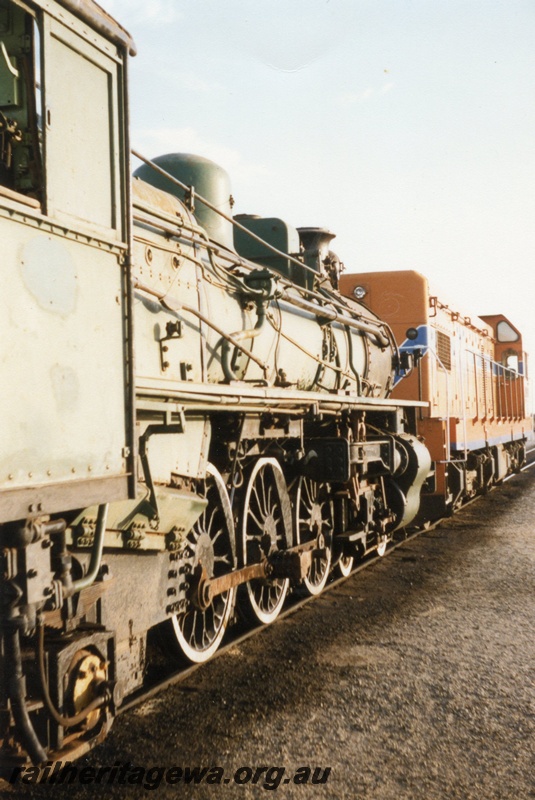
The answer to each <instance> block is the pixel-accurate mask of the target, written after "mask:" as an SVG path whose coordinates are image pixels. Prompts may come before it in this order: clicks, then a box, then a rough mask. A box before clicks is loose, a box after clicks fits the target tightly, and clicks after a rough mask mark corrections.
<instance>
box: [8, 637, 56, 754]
mask: <svg viewBox="0 0 535 800" xmlns="http://www.w3.org/2000/svg"><path fill="white" fill-rule="evenodd" d="M4 646H5V653H6V662H7V664H11V676H10V678H9V680H8V694H9V699H10V701H11V710H12V712H13V718H14V720H15V727H16V729H17V731H19V732H20V737H21V739H22V744H23V745H24V748H25V750H26V752H27V753H28V755H29V756H30V758H31V760H32V764H35V765H36V766H39V765H40V764H43V763H44V762H45V761H46V752H45V750H44V749H43V747H42V745H41V742H40V741H39V739H38V738H37V734H36V733H35V729H34V727H33V725H32V721H31V720H30V715H29V714H28V709H27V707H26V681H25V680H24V673H23V671H22V655H21V651H20V634H19V631H18V630H17V629H16V628H12V629H7V630H5V632H4Z"/></svg>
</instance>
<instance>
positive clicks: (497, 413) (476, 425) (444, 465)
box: [340, 270, 531, 522]
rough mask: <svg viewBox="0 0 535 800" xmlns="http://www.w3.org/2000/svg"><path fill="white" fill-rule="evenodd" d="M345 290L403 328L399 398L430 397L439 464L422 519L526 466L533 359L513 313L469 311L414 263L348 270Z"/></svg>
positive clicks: (426, 420)
mask: <svg viewBox="0 0 535 800" xmlns="http://www.w3.org/2000/svg"><path fill="white" fill-rule="evenodd" d="M340 291H341V293H342V294H344V295H346V296H347V297H351V298H358V299H359V301H360V302H363V303H365V304H366V305H367V306H368V307H369V308H370V309H371V310H373V311H374V312H375V313H376V314H378V315H379V317H380V318H381V319H383V320H385V322H388V324H389V325H390V326H391V328H392V330H393V332H394V335H395V337H396V341H397V344H398V347H399V349H400V353H401V356H402V358H403V360H404V362H405V364H406V366H407V374H406V376H405V377H401V378H400V379H398V381H397V383H396V386H395V388H394V391H393V395H392V396H393V397H394V398H397V399H405V400H406V399H412V400H416V399H418V400H423V401H425V402H426V403H428V406H427V408H421V409H419V411H418V434H419V435H420V436H421V437H423V438H424V439H425V443H426V446H427V447H428V449H429V451H430V453H431V457H432V459H433V470H432V472H431V474H430V477H429V478H428V480H427V482H426V486H425V489H426V491H425V492H424V493H423V494H422V504H421V508H420V514H419V519H418V520H417V521H418V522H424V521H425V520H427V519H434V518H436V517H438V516H442V515H443V514H445V513H450V512H453V511H454V510H455V509H456V508H457V507H458V506H460V505H461V504H462V503H463V502H464V501H465V500H467V499H469V498H471V497H473V496H474V495H475V494H477V493H478V492H483V491H485V490H486V489H488V488H489V487H490V486H491V485H492V484H494V483H497V482H499V481H501V480H502V479H503V478H504V477H505V476H506V475H508V474H510V473H511V472H514V471H517V470H518V469H520V467H521V466H522V464H523V463H524V461H525V455H526V436H527V434H528V432H529V430H530V428H531V425H530V420H529V419H528V412H527V409H526V396H527V380H526V378H527V357H526V354H525V353H524V351H523V347H522V336H521V334H520V332H519V331H518V330H517V329H516V328H515V326H514V325H513V324H512V323H511V322H509V320H508V319H506V318H505V317H504V316H503V315H502V314H495V315H492V316H483V317H468V316H464V315H463V314H462V313H460V312H459V311H458V310H456V308H454V307H452V306H450V305H447V304H446V303H444V302H442V301H441V300H440V299H439V298H438V297H437V296H435V295H434V294H432V293H431V292H430V290H429V284H428V282H427V280H426V278H424V277H423V276H422V275H420V274H419V273H417V272H414V271H411V270H403V271H392V272H371V273H359V274H351V275H343V276H342V277H341V279H340ZM412 365H413V366H414V367H415V368H414V369H412V370H411V369H409V368H410V366H412Z"/></svg>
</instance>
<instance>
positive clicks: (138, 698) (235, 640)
mask: <svg viewBox="0 0 535 800" xmlns="http://www.w3.org/2000/svg"><path fill="white" fill-rule="evenodd" d="M533 466H535V447H534V448H533V449H531V450H528V452H527V458H526V464H525V465H524V467H522V469H521V472H524V471H526V470H528V469H530V468H531V467H533ZM515 476H516V473H513V474H512V475H509V476H508V477H507V478H505V480H504V481H503V483H505V482H506V481H510V480H512V479H514V478H515ZM494 488H496V487H494ZM482 497H483V495H478V496H477V497H474V498H473V499H472V500H469V501H468V502H466V503H465V504H464V505H463V507H462V508H461V509H460V510H459V511H458V512H457V513H458V514H462V513H463V511H464V510H465V509H466V508H468V507H469V506H471V505H472V504H473V503H475V502H477V501H478V500H481V498H482ZM444 519H447V518H446V517H442V518H440V519H438V520H436V522H433V523H432V524H429V525H426V526H425V527H422V528H419V529H417V530H412V531H410V532H403V534H402V536H400V538H399V539H398V541H394V542H391V543H390V544H389V546H388V548H387V550H386V553H385V554H384V555H383V556H379V555H377V554H376V553H375V554H370V555H368V556H365V557H364V558H363V559H362V560H361V561H359V563H358V564H357V565H356V566H355V567H354V568H353V569H352V570H351V572H350V573H349V575H345V576H340V577H334V576H333V577H331V579H330V581H329V582H328V583H327V585H326V586H325V588H324V590H323V592H322V594H323V593H325V592H330V591H332V590H333V589H335V588H336V587H337V586H339V585H340V584H342V583H344V582H345V581H347V580H348V578H349V577H351V576H353V575H356V574H358V573H359V572H362V571H363V570H365V569H367V568H369V567H372V566H373V565H374V564H376V563H377V562H379V561H381V560H382V559H383V558H384V557H386V556H387V555H389V554H390V553H392V552H393V551H394V550H397V549H398V548H399V547H403V546H404V545H405V544H407V543H408V542H410V541H412V540H413V539H415V538H416V537H418V536H420V535H421V534H422V533H428V532H430V531H432V530H435V529H436V528H437V527H439V525H441V524H442V523H443V522H444ZM315 599H316V596H307V597H299V596H298V595H297V594H294V595H292V596H291V597H290V598H289V599H288V601H287V605H286V607H285V608H284V609H283V610H282V611H281V613H280V614H279V616H278V617H277V620H279V619H284V618H286V617H289V616H291V615H293V614H295V613H297V612H298V611H299V610H300V609H302V608H304V607H305V606H306V605H308V604H309V603H311V602H313V601H314V600H315ZM265 628H266V626H264V625H252V626H249V627H247V628H246V629H243V626H240V624H239V623H238V624H237V625H236V626H235V632H234V633H232V632H231V631H229V632H228V634H227V639H226V641H225V642H224V643H223V645H222V646H221V647H220V648H219V649H218V650H217V651H216V653H215V654H214V655H213V656H212V659H211V660H213V659H214V658H219V657H221V656H223V655H225V654H226V653H227V652H228V651H229V650H231V649H232V648H234V647H236V646H237V645H239V644H241V643H242V642H244V641H246V640H247V639H250V638H251V637H252V636H256V635H257V634H259V633H261V632H262V630H265ZM203 666H204V662H203V663H200V664H191V665H189V666H184V667H182V668H180V669H176V670H172V671H171V672H170V673H167V674H166V675H165V676H164V677H161V676H160V677H156V676H154V677H152V678H151V676H150V675H149V678H148V685H147V686H146V687H144V688H143V690H141V691H139V692H136V693H135V694H134V695H131V696H130V698H129V699H128V700H127V701H126V702H125V703H123V705H122V706H121V707H120V708H119V709H118V712H117V713H118V715H121V714H124V713H125V712H127V711H131V710H132V709H133V708H135V707H136V706H138V705H140V704H141V703H143V702H145V701H146V700H150V699H151V698H153V697H154V696H155V695H157V694H160V692H162V691H165V689H168V688H169V687H171V686H174V685H176V684H178V683H181V682H183V681H185V680H187V679H188V678H189V677H190V676H191V675H193V674H194V673H195V672H196V671H197V670H198V669H200V668H202V667H203Z"/></svg>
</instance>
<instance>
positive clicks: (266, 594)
mask: <svg viewBox="0 0 535 800" xmlns="http://www.w3.org/2000/svg"><path fill="white" fill-rule="evenodd" d="M291 542H292V514H291V505H290V497H289V495H288V490H287V488H286V481H285V479H284V475H283V472H282V469H281V467H280V465H279V463H278V461H276V460H275V459H274V458H260V459H259V460H258V461H257V462H256V464H255V465H254V467H253V470H252V472H251V474H250V475H249V480H248V483H247V490H246V492H245V500H244V505H243V516H242V548H243V549H242V560H243V565H244V566H247V565H249V564H257V563H258V562H260V561H262V560H263V559H264V558H266V557H267V556H270V555H272V554H273V553H275V552H277V551H278V550H284V549H285V548H287V547H290V546H291ZM289 583H290V582H289V579H288V578H273V579H269V578H266V579H254V580H251V581H249V582H248V583H246V584H244V585H243V586H241V587H240V595H241V600H242V611H243V612H244V614H245V616H247V617H249V618H251V617H252V618H253V619H254V620H256V621H259V622H262V623H264V624H265V625H267V624H269V623H270V622H273V620H274V619H276V618H277V616H278V615H279V612H280V611H281V609H282V606H283V604H284V600H285V598H286V594H287V592H288V586H289Z"/></svg>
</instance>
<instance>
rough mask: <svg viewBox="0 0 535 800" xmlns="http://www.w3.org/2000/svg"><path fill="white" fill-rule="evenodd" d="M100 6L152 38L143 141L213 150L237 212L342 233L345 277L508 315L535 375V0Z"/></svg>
mask: <svg viewBox="0 0 535 800" xmlns="http://www.w3.org/2000/svg"><path fill="white" fill-rule="evenodd" d="M101 2H102V3H103V5H104V6H105V7H106V8H107V10H109V11H110V13H112V14H114V15H115V16H116V17H117V18H118V20H119V21H120V22H121V23H122V24H123V25H124V26H125V27H126V28H127V29H128V30H129V31H130V33H131V34H132V35H133V37H134V39H135V41H136V44H137V46H138V56H137V57H136V58H134V59H133V60H132V62H131V75H130V77H131V104H132V119H131V122H132V129H133V134H132V143H133V146H135V147H136V148H137V149H139V150H141V151H142V152H144V153H145V154H146V155H149V156H154V155H157V154H160V153H163V152H173V151H175V152H180V151H182V152H197V153H199V154H200V155H204V156H206V157H208V158H212V159H214V160H215V161H217V162H218V163H220V164H221V165H222V166H223V167H225V168H226V169H227V170H228V172H229V173H230V176H231V181H232V191H233V195H234V197H235V199H236V207H235V211H236V212H237V213H239V212H249V213H257V214H261V215H266V216H279V217H282V218H283V219H285V220H286V221H287V222H289V223H291V224H293V225H295V226H301V225H318V226H319V225H321V226H325V227H328V228H330V229H331V230H332V231H333V232H334V233H336V234H337V238H336V239H335V240H334V242H333V249H334V250H335V251H336V252H337V253H338V255H339V256H340V258H341V260H342V261H343V262H344V263H345V265H346V268H347V269H348V271H352V272H355V271H366V270H384V269H396V268H399V269H416V270H418V271H419V272H422V273H423V274H425V275H427V276H428V277H429V278H430V280H431V282H432V283H433V284H435V285H436V286H437V290H438V291H439V293H440V294H442V295H444V294H446V296H447V297H446V299H448V300H450V301H452V302H453V305H457V306H458V307H459V310H461V311H463V312H464V313H466V314H483V313H497V312H503V313H505V314H507V315H509V317H510V318H511V320H512V322H513V323H514V324H516V325H517V326H518V327H520V328H522V329H523V331H524V333H525V337H526V339H527V343H528V344H529V349H530V350H531V352H532V354H533V355H532V372H534V373H535V321H534V320H535V299H534V298H535V279H534V275H535V271H534V265H535V44H534V43H535V3H534V2H533V0H466V1H465V2H461V0H261V2H253V0H248V2H247V1H246V0H101ZM532 384H533V386H534V387H535V381H532ZM534 391H535V388H534Z"/></svg>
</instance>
